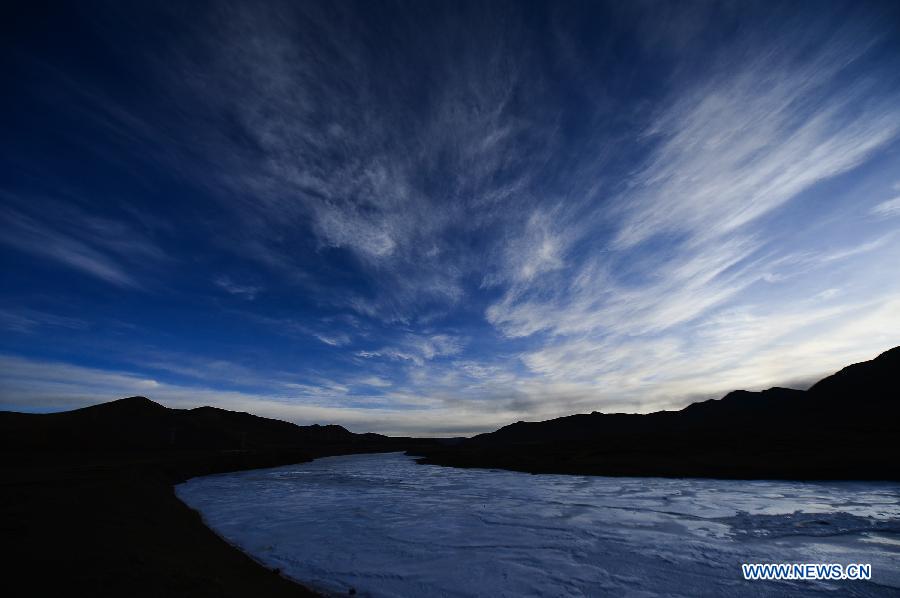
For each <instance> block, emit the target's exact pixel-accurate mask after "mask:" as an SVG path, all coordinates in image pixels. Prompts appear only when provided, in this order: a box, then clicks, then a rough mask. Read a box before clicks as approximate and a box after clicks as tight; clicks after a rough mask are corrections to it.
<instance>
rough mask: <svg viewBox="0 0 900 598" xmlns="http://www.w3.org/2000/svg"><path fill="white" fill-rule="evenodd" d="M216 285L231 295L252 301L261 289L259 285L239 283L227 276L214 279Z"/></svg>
mask: <svg viewBox="0 0 900 598" xmlns="http://www.w3.org/2000/svg"><path fill="white" fill-rule="evenodd" d="M214 282H215V283H216V286H218V287H219V288H221V289H223V290H224V291H226V292H227V293H230V294H232V295H237V296H238V297H241V298H242V299H246V300H248V301H252V300H254V299H256V296H257V295H258V294H259V293H260V292H261V291H262V290H263V288H262V287H260V286H254V285H250V284H240V283H237V282H235V281H233V280H232V279H231V277H229V276H219V277H217V278H216V279H215V281H214Z"/></svg>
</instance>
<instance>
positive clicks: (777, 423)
mask: <svg viewBox="0 0 900 598" xmlns="http://www.w3.org/2000/svg"><path fill="white" fill-rule="evenodd" d="M898 374H900V347H897V348H894V349H892V350H890V351H887V352H885V353H883V354H881V355H880V356H878V357H877V358H876V359H873V360H872V361H867V362H863V363H858V364H854V365H851V366H849V367H846V368H844V369H843V370H841V371H840V372H838V373H836V374H834V375H832V376H828V377H827V378H824V379H823V380H820V381H819V382H817V383H816V384H814V385H813V386H812V387H811V388H810V389H809V390H807V391H800V390H792V389H789V388H770V389H769V390H766V391H762V392H746V391H735V392H732V393H729V394H728V395H726V396H725V397H724V398H722V399H720V400H710V401H705V402H701V403H694V404H693V405H689V406H688V407H686V408H684V409H682V410H681V411H661V412H658V413H651V414H647V415H633V414H602V413H596V412H595V413H592V414H589V415H572V416H568V417H561V418H558V419H553V420H548V421H543V422H518V423H515V424H512V425H509V426H506V427H503V428H501V429H499V430H497V431H496V432H491V433H488V434H481V435H478V436H475V437H473V438H470V439H466V440H460V441H458V442H457V443H456V444H454V445H451V446H447V445H437V444H435V445H432V446H430V447H425V448H424V449H423V450H419V451H412V452H411V454H414V455H417V456H420V457H421V458H420V459H419V462H420V463H430V464H438V465H450V466H455V467H488V468H501V469H513V470H518V471H525V472H531V473H571V474H594V475H613V476H669V477H712V478H732V479H794V480H804V479H806V480H814V479H815V480H900V442H898V439H900V385H898V379H900V375H898Z"/></svg>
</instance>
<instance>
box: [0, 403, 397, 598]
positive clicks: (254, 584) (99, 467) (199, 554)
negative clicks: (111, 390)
mask: <svg viewBox="0 0 900 598" xmlns="http://www.w3.org/2000/svg"><path fill="white" fill-rule="evenodd" d="M0 433H2V440H0V442H2V448H3V452H2V464H0V465H2V471H0V485H2V488H0V496H2V499H0V538H2V540H0V542H2V549H3V553H4V554H5V555H6V556H5V557H4V563H3V580H2V587H3V588H4V592H3V593H4V595H5V596H75V595H78V596H122V597H124V596H147V597H150V596H153V597H161V596H235V597H236V596H260V597H265V596H285V597H286V596H294V597H297V596H315V595H316V594H315V593H313V592H311V591H309V590H307V589H306V588H304V587H302V586H300V585H299V584H296V583H294V582H292V581H290V580H288V579H285V578H283V577H281V576H280V575H279V574H278V573H276V572H273V571H270V570H268V569H266V568H264V567H263V566H261V565H259V564H257V563H256V562H254V561H252V560H251V559H250V558H249V557H247V556H246V555H244V554H243V553H241V552H240V551H238V550H237V549H235V548H233V547H232V546H230V545H228V544H227V543H226V542H225V541H224V540H222V539H221V538H219V537H218V536H217V535H215V534H214V533H213V532H212V531H210V530H209V529H208V528H207V527H206V526H205V525H203V522H202V521H201V519H200V516H199V514H198V513H196V512H195V511H193V510H191V509H190V508H188V507H187V506H186V505H185V504H184V503H182V502H181V501H179V500H178V499H177V498H176V496H175V494H174V490H173V485H174V484H177V483H179V482H181V481H184V480H186V479H187V478H190V477H193V476H197V475H206V474H210V473H217V472H225V471H234V470H239V469H250V468H259V467H272V466H277V465H285V464H290V463H299V462H303V461H308V460H310V459H313V458H315V457H320V456H326V455H336V454H349V453H358V452H376V451H388V450H405V449H408V448H411V442H410V441H409V439H394V438H387V437H383V436H378V435H374V434H372V435H358V434H351V433H350V432H348V431H346V430H344V429H343V428H340V427H338V426H325V427H312V426H310V427H298V426H293V425H292V424H286V423H284V422H278V421H275V420H266V419H263V418H255V417H253V416H250V415H247V414H240V413H234V412H228V411H223V410H215V409H208V408H204V409H201V410H191V411H183V410H173V409H166V408H165V407H162V406H160V405H157V404H156V403H153V402H151V401H149V400H147V399H142V398H138V397H134V398H131V399H123V400H122V401H115V402H113V403H107V404H105V405H98V406H96V407H90V408H87V409H81V410H78V411H72V412H67V413H60V414H50V415H24V414H14V413H0ZM65 447H68V448H65ZM204 447H205V448H204ZM348 590H349V589H348Z"/></svg>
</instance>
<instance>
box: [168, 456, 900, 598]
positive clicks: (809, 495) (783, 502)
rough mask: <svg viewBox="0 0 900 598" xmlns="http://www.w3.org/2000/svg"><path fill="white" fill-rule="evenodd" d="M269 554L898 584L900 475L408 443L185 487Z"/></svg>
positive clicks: (774, 585)
mask: <svg viewBox="0 0 900 598" xmlns="http://www.w3.org/2000/svg"><path fill="white" fill-rule="evenodd" d="M176 491H177V494H178V496H179V497H180V498H181V499H182V500H183V501H184V502H186V503H187V504H188V505H190V506H191V507H193V508H195V509H197V510H199V511H200V512H201V513H202V515H203V517H204V519H205V521H206V522H207V524H208V525H209V526H210V527H212V528H213V529H214V530H215V531H216V532H218V533H219V534H220V535H222V536H223V537H224V538H226V539H227V540H229V541H230V542H232V543H233V544H235V545H237V546H239V547H240V548H241V549H243V550H244V551H246V552H248V553H249V554H251V555H252V556H253V557H254V558H256V559H258V560H259V561H261V562H262V563H264V564H265V565H267V566H269V567H277V568H279V569H281V570H282V571H283V572H284V574H286V575H288V576H290V577H292V578H295V579H297V580H299V581H302V582H303V583H305V584H307V585H309V586H311V587H315V588H318V589H320V590H325V591H328V592H333V593H335V594H338V595H347V593H348V592H349V590H350V588H353V589H355V590H356V592H357V594H356V595H357V596H538V595H540V596H607V595H609V596H720V595H731V596H759V595H768V596H779V595H791V596H812V595H824V596H835V597H837V596H897V595H900V485H898V484H890V483H858V482H839V483H805V482H780V481H754V482H741V481H724V480H700V479H660V478H605V477H593V476H564V475H529V474H523V473H516V472H508V471H497V470H464V469H454V468H448V467H439V466H431V465H418V464H416V463H415V462H414V461H413V460H412V459H411V458H410V457H406V456H404V455H402V454H399V453H394V454H380V455H356V456H348V457H330V458H326V459H320V460H317V461H314V462H311V463H304V464H300V465H293V466H289V467H280V468H275V469H266V470H254V471H247V472H238V473H230V474H223V475H215V476H207V477H202V478H195V479H192V480H190V481H188V482H186V483H184V484H181V485H179V486H178V487H177V489H176ZM742 562H798V563H811V562H829V563H841V564H847V563H871V564H872V569H873V579H872V581H871V582H863V581H840V582H833V581H829V582H810V581H804V582H758V581H754V582H751V581H744V580H743V577H742V575H741V567H740V565H741V563H742Z"/></svg>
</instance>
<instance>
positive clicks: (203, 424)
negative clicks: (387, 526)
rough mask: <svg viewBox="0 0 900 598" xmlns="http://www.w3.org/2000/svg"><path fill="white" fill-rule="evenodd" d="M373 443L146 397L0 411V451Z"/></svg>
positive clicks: (331, 428) (334, 430)
mask: <svg viewBox="0 0 900 598" xmlns="http://www.w3.org/2000/svg"><path fill="white" fill-rule="evenodd" d="M375 441H384V442H388V441H390V439H389V438H388V437H386V436H381V435H379V434H354V433H352V432H350V431H348V430H347V429H345V428H343V427H341V426H337V425H326V426H320V425H318V424H315V425H311V426H298V425H296V424H292V423H289V422H285V421H281V420H277V419H269V418H265V417H259V416H256V415H252V414H250V413H243V412H238V411H228V410H226V409H219V408H216V407H197V408H195V409H170V408H168V407H164V406H163V405H160V404H159V403H155V402H153V401H151V400H150V399H148V398H146V397H128V398H125V399H119V400H117V401H111V402H109V403H101V404H99V405H92V406H90V407H84V408H82V409H75V410H73V411H63V412H59V413H45V414H31V413H16V412H10V411H3V412H0V449H6V450H55V449H67V450H179V449H207V450H223V449H273V448H284V447H308V446H318V445H323V444H335V443H344V444H348V443H349V444H353V443H356V442H375Z"/></svg>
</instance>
